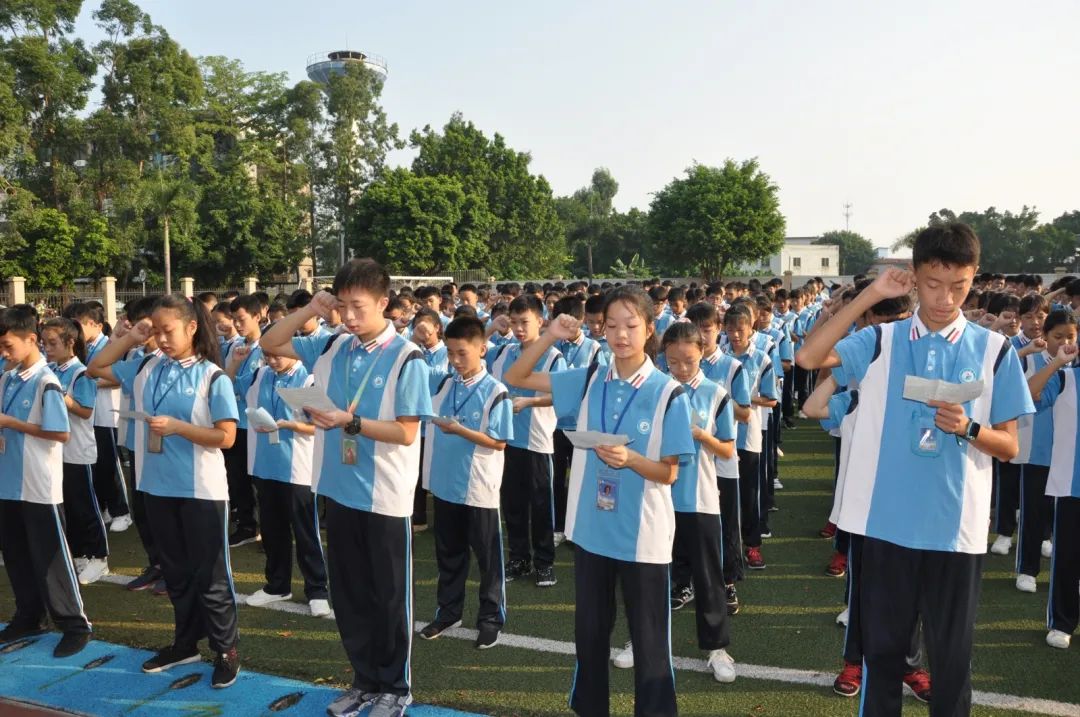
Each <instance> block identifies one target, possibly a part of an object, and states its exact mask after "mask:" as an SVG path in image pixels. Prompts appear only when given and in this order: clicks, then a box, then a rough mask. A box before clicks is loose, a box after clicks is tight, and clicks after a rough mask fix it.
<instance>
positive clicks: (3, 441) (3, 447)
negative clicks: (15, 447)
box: [0, 430, 7, 456]
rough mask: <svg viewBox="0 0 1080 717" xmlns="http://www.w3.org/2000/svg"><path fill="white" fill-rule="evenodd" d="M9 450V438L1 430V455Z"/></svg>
mask: <svg viewBox="0 0 1080 717" xmlns="http://www.w3.org/2000/svg"><path fill="white" fill-rule="evenodd" d="M6 452H7V438H6V437H5V436H4V432H3V431H2V430H0V456H2V455H4V453H6Z"/></svg>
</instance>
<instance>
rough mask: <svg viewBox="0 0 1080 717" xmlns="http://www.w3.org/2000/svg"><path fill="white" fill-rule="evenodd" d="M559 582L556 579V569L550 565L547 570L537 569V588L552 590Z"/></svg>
mask: <svg viewBox="0 0 1080 717" xmlns="http://www.w3.org/2000/svg"><path fill="white" fill-rule="evenodd" d="M558 582H559V581H558V580H556V579H555V568H553V567H551V566H550V565H549V566H547V567H546V568H537V569H536V587H538V588H550V587H552V586H554V585H555V584H556V583H558Z"/></svg>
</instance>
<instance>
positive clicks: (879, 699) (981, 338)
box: [796, 223, 1034, 716]
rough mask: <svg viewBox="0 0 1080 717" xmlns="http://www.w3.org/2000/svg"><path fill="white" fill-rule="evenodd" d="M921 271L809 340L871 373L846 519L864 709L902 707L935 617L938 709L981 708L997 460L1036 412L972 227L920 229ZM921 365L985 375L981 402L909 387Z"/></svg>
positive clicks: (896, 278)
mask: <svg viewBox="0 0 1080 717" xmlns="http://www.w3.org/2000/svg"><path fill="white" fill-rule="evenodd" d="M912 263H913V265H914V272H913V273H912V272H906V271H900V270H896V269H892V270H889V271H886V272H884V273H882V274H881V275H879V276H878V278H877V279H875V281H874V283H873V284H872V285H871V286H869V287H867V288H866V289H864V290H863V291H862V292H860V293H859V295H858V296H857V297H856V298H855V299H854V300H852V301H851V303H849V304H847V305H846V306H844V307H843V308H842V309H841V310H840V311H839V312H838V313H837V314H836V315H835V316H833V317H832V318H830V319H828V320H827V321H825V322H824V323H823V324H822V325H821V326H820V327H819V328H818V329H817V330H816V331H814V333H813V335H811V336H809V337H808V338H807V341H806V343H805V344H804V345H803V347H802V348H801V349H800V350H799V352H798V354H797V356H796V360H797V361H799V362H800V363H801V364H802V365H803V367H804V368H808V369H819V368H831V369H832V371H833V375H834V377H835V378H836V381H837V383H838V384H839V385H842V386H845V385H850V384H851V382H853V381H854V382H857V383H858V385H859V406H860V409H859V414H858V417H857V418H856V422H855V431H854V434H853V438H852V454H851V458H850V460H851V461H852V462H854V463H855V464H857V465H858V466H859V467H860V470H859V473H858V479H857V480H855V478H856V476H854V475H849V476H848V480H847V482H846V483H845V486H844V493H843V495H842V496H841V500H842V503H841V510H840V522H839V527H840V528H841V529H843V530H847V531H848V532H851V533H855V534H862V535H865V536H866V537H865V540H864V543H863V566H862V571H863V574H862V577H861V580H860V587H861V591H862V593H861V598H860V609H861V610H862V620H863V649H864V652H865V665H866V674H865V677H864V680H865V681H864V684H863V697H862V699H863V702H862V713H863V714H864V715H868V716H875V715H890V716H892V715H899V714H900V712H901V703H902V694H903V692H902V684H901V679H902V676H903V673H904V670H905V663H904V656H905V653H906V652H907V648H908V643H909V640H910V638H911V630H912V629H913V627H914V625H915V622H916V620H917V619H918V617H919V615H920V614H921V615H922V618H923V624H924V628H925V630H926V643H927V647H928V648H929V658H930V663H931V664H932V665H933V666H934V695H933V703H934V711H935V713H937V712H938V711H940V713H941V714H949V715H961V716H962V715H967V714H969V713H970V710H971V667H970V666H971V650H972V645H973V638H974V628H975V609H976V604H977V598H978V594H979V582H980V580H979V578H980V573H981V566H982V557H981V556H982V555H983V554H984V553H985V551H986V526H987V523H988V521H989V518H990V484H991V472H992V466H991V459H992V458H998V459H999V460H1005V461H1008V460H1011V459H1012V458H1013V457H1014V456H1015V455H1016V453H1017V451H1018V448H1017V442H1016V419H1017V418H1018V417H1019V416H1022V415H1025V414H1028V413H1034V406H1033V405H1032V403H1031V397H1030V396H1029V395H1028V394H1027V393H1026V392H1025V391H1024V390H1023V388H1024V385H1025V382H1024V376H1023V372H1022V371H1021V369H1020V362H1019V360H1018V359H1017V357H1016V352H1015V351H1014V350H1013V348H1012V346H1011V345H1009V343H1008V341H1007V340H1006V339H1005V337H1003V336H1001V335H999V334H994V333H991V332H989V331H987V330H986V329H983V328H982V327H979V326H976V325H974V324H969V323H968V322H967V320H966V319H965V318H964V315H963V314H962V313H961V311H960V307H961V305H962V304H963V302H964V299H965V298H966V296H967V294H968V291H969V290H970V288H971V284H972V280H973V279H974V276H975V270H976V267H977V266H978V263H979V240H978V238H977V237H976V236H975V233H974V232H973V231H972V230H971V229H970V227H968V226H966V225H964V224H960V223H949V224H946V225H943V226H934V227H929V228H927V229H924V230H923V231H922V232H920V233H919V235H918V236H917V237H916V239H915V246H914V249H913V259H912ZM913 289H915V290H917V293H918V298H919V301H918V309H917V311H916V314H915V316H913V317H912V318H911V319H908V320H904V321H897V322H894V323H891V324H884V325H881V326H872V327H867V328H864V329H862V330H860V331H857V332H855V333H854V334H852V335H851V336H847V338H844V337H845V336H846V334H847V330H848V327H849V326H850V325H851V324H852V323H854V322H855V320H856V319H857V318H858V317H859V316H861V315H863V314H864V313H865V312H866V311H867V310H869V309H870V308H871V307H872V306H873V305H874V304H876V303H877V302H878V301H880V300H882V299H886V298H891V297H897V296H902V295H905V294H909V293H910V292H911V291H912V290H913ZM908 375H914V376H920V377H923V378H933V379H940V380H946V381H950V382H960V383H963V382H971V381H979V380H981V381H983V385H984V390H983V394H982V395H981V396H980V397H979V398H977V399H975V400H974V401H971V402H969V403H967V404H963V405H960V404H950V403H944V402H938V401H934V402H931V403H930V404H920V403H917V402H912V401H908V400H905V399H904V398H903V390H904V381H902V380H898V379H897V378H896V377H897V376H908Z"/></svg>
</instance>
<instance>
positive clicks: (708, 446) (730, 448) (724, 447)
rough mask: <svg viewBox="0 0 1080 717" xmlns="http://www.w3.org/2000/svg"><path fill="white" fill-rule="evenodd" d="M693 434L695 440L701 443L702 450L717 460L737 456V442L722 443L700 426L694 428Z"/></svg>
mask: <svg viewBox="0 0 1080 717" xmlns="http://www.w3.org/2000/svg"><path fill="white" fill-rule="evenodd" d="M692 433H693V435H694V440H696V441H698V442H699V443H701V446H702V448H704V449H705V450H706V451H708V452H709V453H711V454H712V455H714V456H716V457H717V458H723V459H725V460H727V459H728V458H731V457H732V456H733V455H735V441H721V440H720V439H719V438H717V437H716V436H714V435H713V434H711V433H709V432H707V431H704V430H702V429H701V428H700V427H699V426H694V430H693V431H692Z"/></svg>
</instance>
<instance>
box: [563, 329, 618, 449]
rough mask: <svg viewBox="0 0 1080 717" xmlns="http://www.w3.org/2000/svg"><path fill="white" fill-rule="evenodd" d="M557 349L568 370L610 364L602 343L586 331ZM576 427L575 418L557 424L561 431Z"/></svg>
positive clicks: (565, 419)
mask: <svg viewBox="0 0 1080 717" xmlns="http://www.w3.org/2000/svg"><path fill="white" fill-rule="evenodd" d="M555 348H557V349H558V350H559V352H560V353H561V354H562V355H563V359H565V360H566V368H587V367H588V366H589V365H590V364H592V363H593V362H594V361H596V362H599V363H601V364H604V365H606V364H607V363H608V360H607V357H606V356H604V352H603V351H602V350H601V347H600V342H599V341H596V340H594V339H591V338H589V337H588V336H586V335H585V332H584V331H582V332H581V333H579V334H578V337H577V339H576V340H569V341H559V342H558V343H556V344H555ZM574 425H575V421H574V419H573V418H560V419H558V422H557V423H556V427H557V428H558V429H559V430H560V431H572V430H574Z"/></svg>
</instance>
